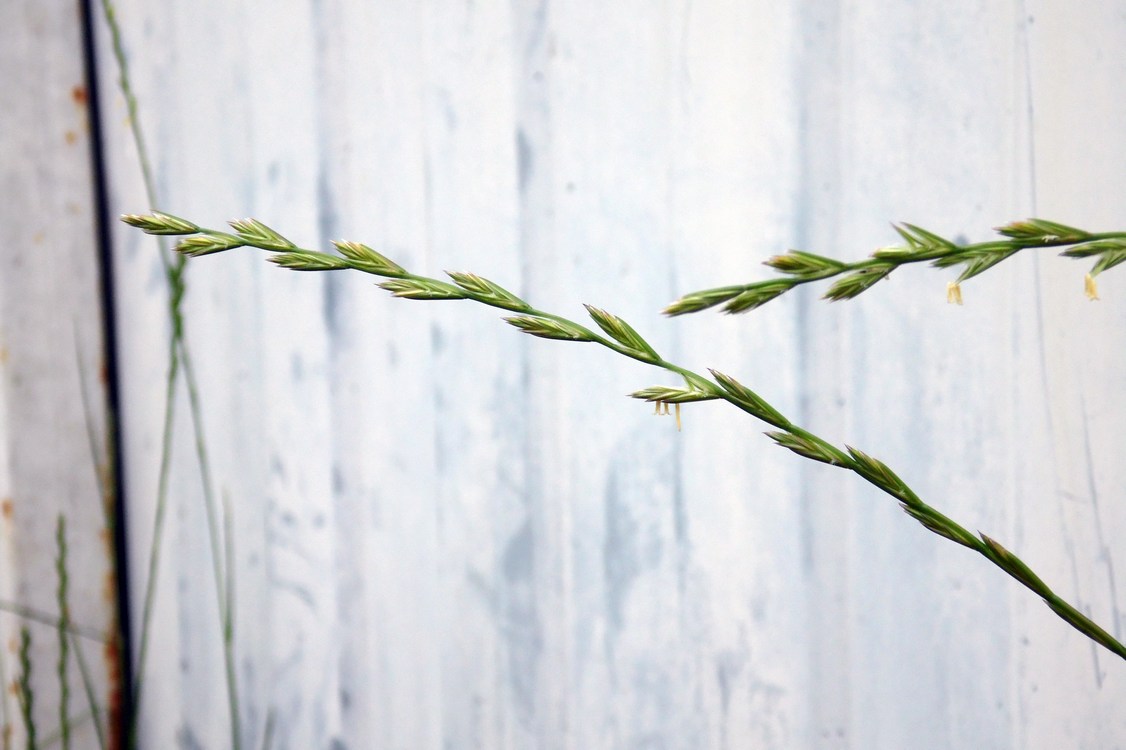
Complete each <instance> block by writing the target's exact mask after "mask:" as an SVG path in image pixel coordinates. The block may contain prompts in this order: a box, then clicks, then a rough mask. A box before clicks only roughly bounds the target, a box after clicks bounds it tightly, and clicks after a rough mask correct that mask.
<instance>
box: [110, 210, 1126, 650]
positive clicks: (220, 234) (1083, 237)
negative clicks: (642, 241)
mask: <svg viewBox="0 0 1126 750" xmlns="http://www.w3.org/2000/svg"><path fill="white" fill-rule="evenodd" d="M122 220H123V221H124V222H125V223H127V224H129V225H131V226H134V227H137V228H139V229H141V230H143V231H145V232H148V233H150V234H158V235H179V236H183V237H184V239H182V240H181V241H180V242H179V244H178V245H177V246H176V249H177V250H178V251H179V252H180V253H182V254H184V255H187V256H198V255H207V254H211V253H216V252H221V251H225V250H230V249H233V248H236V247H253V248H258V249H261V250H266V251H269V252H274V253H276V254H275V255H273V256H272V257H271V258H270V260H272V261H273V262H274V263H276V264H278V265H280V266H282V267H283V268H289V269H292V270H298V271H331V270H343V269H353V270H357V271H363V272H364V273H369V274H373V275H375V276H379V277H382V278H385V279H387V280H386V281H383V282H381V283H380V284H379V286H380V287H381V288H383V289H385V290H386V291H389V292H391V293H392V295H394V296H396V297H404V298H407V299H421V300H459V299H467V300H473V301H475V302H480V303H481V304H485V305H489V306H491V307H497V308H501V309H503V310H506V311H510V312H517V313H519V314H518V315H516V316H512V317H506V318H504V320H505V321H506V322H508V323H509V324H511V325H513V326H515V327H516V328H518V329H520V330H521V331H524V332H525V333H529V334H531V335H533V336H538V337H540V338H546V339H556V340H563V341H577V342H586V343H596V344H599V345H601V346H603V347H605V348H607V349H610V350H612V351H615V352H617V353H618V354H621V355H624V356H627V357H630V358H631V359H636V360H638V361H640V362H644V363H646V364H649V365H652V366H654V367H659V368H661V369H664V370H667V371H668V372H671V373H673V374H676V375H678V376H680V377H681V378H682V379H683V381H684V385H683V386H677V387H669V386H651V387H649V388H644V389H641V390H639V391H635V392H634V393H631V394H630V396H632V397H633V398H637V399H642V400H645V401H649V402H656V403H657V404H658V409H660V406H661V405H662V404H665V405H667V404H670V403H671V404H677V405H678V406H679V404H682V403H688V402H694V401H711V400H723V401H726V402H728V403H730V404H731V405H733V406H735V407H737V408H739V409H741V410H743V411H745V412H747V413H748V414H750V415H751V416H753V417H755V418H756V419H759V420H761V421H762V422H765V423H766V424H768V425H770V426H771V427H773V428H775V429H774V430H772V431H769V432H767V433H766V434H767V436H768V437H770V438H771V439H772V440H774V442H776V443H777V444H778V445H780V446H782V447H784V448H787V449H789V450H791V451H793V452H794V453H797V454H798V455H800V456H803V457H805V458H809V459H812V460H814V461H819V462H821V463H826V464H829V465H831V466H838V467H841V468H844V469H848V470H849V471H852V472H853V473H855V474H857V475H859V476H860V477H862V478H863V479H865V480H866V481H868V482H869V483H871V484H873V485H874V486H876V487H877V488H879V489H880V490H882V491H883V492H885V493H887V494H888V495H891V496H892V497H893V498H895V499H896V500H897V501H898V502H899V504H900V506H901V507H902V508H903V509H904V511H905V512H906V513H907V514H908V515H910V516H911V517H912V518H914V519H915V520H916V521H918V522H919V523H920V524H922V526H923V527H924V528H926V529H927V530H929V531H931V532H933V533H935V534H937V535H939V536H941V537H944V538H946V539H949V540H951V541H953V542H957V543H958V544H960V545H962V546H964V547H968V548H969V549H972V550H974V551H975V552H977V553H979V554H981V555H982V556H983V557H985V558H986V559H987V560H989V561H990V562H991V563H993V564H994V565H996V566H997V567H999V568H1001V569H1002V570H1003V571H1005V572H1006V573H1008V574H1009V575H1010V576H1012V577H1013V578H1014V579H1015V580H1017V581H1018V582H1020V583H1021V585H1023V586H1025V587H1026V588H1028V589H1030V590H1031V591H1033V592H1034V593H1036V594H1037V595H1038V596H1040V597H1041V598H1042V599H1044V601H1045V603H1046V604H1047V605H1048V606H1049V607H1050V608H1051V609H1052V611H1053V612H1055V613H1056V614H1057V615H1059V616H1060V617H1061V618H1063V620H1064V621H1066V622H1067V623H1068V624H1070V625H1071V626H1072V627H1073V628H1075V629H1076V630H1078V631H1079V632H1081V633H1083V634H1084V635H1086V636H1087V637H1088V638H1090V639H1092V640H1093V641H1095V642H1096V643H1098V644H1100V645H1102V646H1104V647H1105V648H1107V649H1108V650H1110V651H1112V652H1113V653H1115V654H1117V655H1118V656H1120V657H1122V658H1124V659H1126V645H1123V644H1122V643H1121V642H1119V641H1118V640H1117V639H1115V638H1114V637H1113V636H1112V635H1110V634H1109V633H1108V632H1107V631H1106V630H1104V629H1103V628H1102V627H1100V626H1099V625H1097V624H1096V623H1095V622H1093V621H1092V620H1091V619H1090V618H1088V617H1087V616H1086V615H1084V614H1083V613H1081V612H1080V611H1079V610H1078V609H1076V608H1075V607H1074V606H1072V605H1071V604H1068V603H1067V602H1066V601H1064V600H1063V599H1062V598H1060V597H1059V596H1058V595H1057V594H1056V593H1055V592H1054V591H1052V589H1051V588H1049V587H1048V586H1047V585H1046V584H1045V583H1044V582H1043V580H1041V579H1040V577H1039V576H1037V575H1036V574H1034V573H1033V572H1032V571H1031V570H1030V569H1029V568H1028V566H1027V565H1026V564H1025V563H1024V562H1023V561H1021V560H1020V558H1018V557H1017V556H1016V555H1014V554H1013V553H1012V552H1010V551H1009V550H1007V549H1006V548H1004V547H1003V546H1002V545H1001V544H1000V543H998V542H997V541H996V540H994V539H993V538H991V537H989V536H986V535H985V534H982V533H977V534H975V533H972V532H970V531H969V530H967V529H966V528H964V527H963V526H961V525H959V524H958V523H956V522H954V521H953V520H951V519H950V518H949V517H947V516H946V515H944V514H943V513H941V512H939V511H938V510H936V509H935V508H933V507H931V506H930V505H928V504H926V503H925V502H923V501H922V499H920V498H919V496H918V495H917V494H916V493H915V492H914V491H913V490H912V489H911V488H910V487H909V486H908V485H907V484H906V483H905V482H904V481H903V480H902V479H901V478H900V477H899V476H898V475H896V474H895V472H893V471H892V470H891V469H890V468H889V467H888V466H887V465H886V464H884V463H883V462H881V461H879V460H878V459H876V458H873V457H872V456H869V455H868V454H866V453H864V452H863V451H860V450H857V449H856V448H853V447H851V446H845V448H844V449H843V450H842V449H841V448H839V447H837V446H835V445H833V444H832V443H830V442H828V441H827V440H825V439H823V438H821V437H819V436H817V435H815V434H813V433H811V432H809V431H808V430H805V429H803V428H802V427H800V426H799V425H796V424H794V423H793V422H791V421H790V420H789V419H788V418H786V417H785V416H784V415H783V414H782V413H781V412H779V411H778V410H777V409H776V408H774V407H773V406H771V405H770V404H769V403H768V402H767V401H766V400H765V399H763V398H762V397H761V396H759V395H758V394H757V393H755V392H754V391H752V390H751V389H750V388H748V387H746V386H745V385H743V384H742V383H740V382H738V381H737V380H735V379H734V378H732V377H730V376H729V375H725V374H723V373H720V372H717V371H715V370H710V371H709V372H710V374H711V378H708V377H705V376H703V375H701V374H699V373H695V372H692V371H691V370H688V369H686V368H684V367H681V366H679V365H677V364H674V363H672V362H669V361H667V360H665V359H664V358H662V357H661V356H660V355H659V354H658V353H657V351H656V350H655V349H654V348H653V347H652V346H651V345H650V344H649V343H648V342H647V341H646V340H645V339H644V338H643V337H642V336H641V335H640V334H638V333H637V331H636V330H634V329H633V327H632V326H630V325H629V324H628V323H626V322H625V321H624V320H622V319H621V318H619V317H617V316H615V315H613V314H611V313H609V312H607V311H605V310H602V309H599V308H596V307H592V306H590V305H587V307H586V309H587V312H588V313H589V314H590V316H591V318H592V320H593V321H594V323H595V324H596V325H597V326H598V328H599V329H600V330H601V331H602V334H605V335H601V334H598V333H595V332H594V331H593V330H591V329H590V328H588V327H586V326H584V325H582V324H580V323H577V322H575V321H572V320H569V319H567V318H564V317H562V316H559V315H555V314H553V313H550V312H546V311H543V310H538V309H536V308H534V307H533V306H531V305H530V304H529V303H527V302H526V301H524V300H523V299H521V298H520V297H518V296H517V295H514V294H512V293H511V292H509V291H507V290H505V289H504V288H502V287H500V286H499V285H497V284H495V283H494V282H492V281H489V280H488V279H484V278H482V277H480V276H477V275H475V274H470V273H464V272H447V276H449V278H450V280H451V281H452V282H453V283H450V282H449V281H444V280H440V279H433V278H429V277H426V276H419V275H416V274H412V273H410V272H409V271H407V270H406V269H404V268H403V267H402V266H400V265H398V264H397V263H395V262H394V261H392V260H390V259H389V258H386V257H385V256H383V255H382V254H380V253H378V252H377V251H375V250H373V249H372V248H370V247H368V246H366V245H361V244H359V243H355V242H344V241H341V242H336V243H334V244H335V246H336V248H337V250H338V254H331V253H323V252H319V251H315V250H307V249H303V248H300V247H298V246H297V245H296V244H294V243H293V242H291V241H289V240H288V239H286V238H284V237H282V236H281V235H280V234H278V233H277V232H275V231H274V230H273V229H270V228H269V227H267V226H265V225H264V224H262V223H261V222H259V221H257V220H254V219H243V220H239V221H232V222H230V225H231V228H232V229H234V231H235V233H234V234H231V233H228V232H225V231H218V230H213V229H206V228H203V227H199V226H197V225H196V224H194V223H192V222H190V221H187V220H185V219H181V218H179V217H176V216H172V215H170V214H166V213H161V212H156V211H154V212H152V213H149V214H145V215H134V214H131V215H127V216H123V217H122ZM1002 232H1003V233H1004V234H1005V235H1006V236H1007V237H1010V241H1008V242H1005V243H992V244H991V243H984V244H983V245H967V246H958V245H955V244H953V243H950V242H948V241H946V240H943V239H942V238H940V237H938V236H937V235H933V234H931V233H930V232H926V231H925V230H921V229H919V228H917V227H913V226H910V225H906V226H905V227H901V228H900V233H901V235H902V236H903V237H904V238H905V239H906V240H907V242H908V247H907V248H896V249H894V250H895V251H894V252H893V251H892V250H893V249H889V250H886V251H881V252H879V253H877V255H876V256H875V257H873V258H872V259H871V260H869V261H861V262H860V263H858V264H843V263H840V262H838V261H833V260H830V259H827V258H821V257H819V256H814V255H810V254H808V253H800V252H796V251H795V252H793V253H791V254H790V255H787V256H780V257H778V258H774V259H772V260H771V261H768V264H769V265H772V266H773V267H774V268H777V269H779V270H782V271H783V272H785V273H789V274H790V275H791V279H789V280H786V279H783V280H773V281H770V282H762V283H761V284H759V285H757V286H756V285H748V286H746V287H741V288H740V287H724V288H723V289H721V290H709V291H707V292H699V293H696V296H695V297H694V296H693V295H688V296H686V297H685V298H682V301H683V300H691V299H696V298H698V299H702V300H704V301H706V302H707V304H703V305H702V306H701V305H697V306H695V307H693V303H691V302H687V303H685V304H684V305H683V306H682V307H681V308H675V309H670V310H666V312H669V313H670V314H680V313H685V312H692V311H694V310H698V309H704V307H711V306H713V305H716V304H721V303H722V302H724V301H725V300H729V303H728V311H729V312H741V311H744V310H749V309H753V308H754V307H757V306H758V305H760V304H763V302H765V301H767V300H769V299H773V298H774V297H776V296H778V295H779V294H782V293H783V292H785V291H787V290H788V289H790V288H792V287H793V286H796V285H797V284H801V283H806V282H808V281H813V280H815V279H820V278H828V277H830V276H836V275H840V274H848V275H846V276H844V277H843V278H842V279H840V280H838V281H837V282H836V284H834V286H833V287H832V288H831V289H830V293H829V295H828V296H830V298H832V299H847V298H849V297H853V296H856V295H857V294H859V293H861V292H863V291H864V290H865V289H868V288H870V287H871V286H872V284H874V283H875V281H878V280H879V279H880V278H884V277H886V276H887V274H888V273H890V272H891V271H892V270H893V269H894V268H896V267H897V266H898V265H902V264H904V263H909V262H918V261H921V260H933V261H935V262H936V263H937V264H939V265H942V266H944V267H945V266H952V265H958V264H964V265H965V266H966V268H965V270H964V271H963V273H962V276H961V277H959V278H960V280H964V279H966V278H970V277H972V276H974V275H977V274H978V273H981V272H982V271H984V270H986V269H987V268H989V267H991V266H992V265H995V264H996V263H997V262H999V261H1000V260H1003V259H1004V258H1005V257H1008V256H1009V255H1011V254H1012V253H1014V252H1016V251H1017V250H1020V249H1023V248H1024V247H1033V246H1041V247H1042V246H1051V245H1075V246H1074V247H1072V248H1071V249H1070V250H1068V251H1067V253H1068V254H1072V255H1076V256H1077V257H1089V256H1091V255H1099V256H1100V260H1099V261H1098V263H1097V264H1096V267H1095V269H1094V270H1093V271H1092V275H1093V274H1096V273H1099V272H1101V271H1103V270H1106V269H1107V268H1110V267H1112V266H1113V265H1116V264H1117V263H1120V262H1122V260H1126V234H1114V235H1092V234H1090V233H1086V232H1082V231H1081V230H1076V229H1072V228H1070V227H1064V226H1063V225H1060V224H1055V223H1052V222H1043V221H1039V220H1029V221H1026V222H1018V223H1015V224H1010V225H1008V226H1006V227H1003V228H1002ZM1013 243H1016V244H1013ZM998 244H1000V245H1003V246H1004V247H1003V248H1002V247H1000V246H998V247H994V246H993V245H998ZM767 285H770V286H767ZM737 289H742V291H734V290H737ZM764 289H766V290H767V291H765V292H764V291H762V290H764ZM834 290H835V291H834ZM756 294H757V295H759V296H757V297H756V296H755V295H756ZM723 295H727V296H726V297H724V296H723ZM732 306H734V308H735V309H731V308H732ZM674 307H675V303H674Z"/></svg>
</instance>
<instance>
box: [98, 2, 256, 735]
mask: <svg viewBox="0 0 1126 750" xmlns="http://www.w3.org/2000/svg"><path fill="white" fill-rule="evenodd" d="M102 11H103V15H104V17H105V20H106V24H107V26H108V27H109V31H110V37H111V39H112V42H113V54H114V59H115V61H116V63H117V67H118V86H119V88H120V90H121V93H122V95H123V96H124V98H125V103H126V107H127V109H128V113H129V129H130V132H131V133H132V136H133V143H134V147H135V149H136V152H137V157H138V160H139V162H140V165H141V176H142V178H143V181H144V184H145V193H146V196H147V198H148V201H149V205H150V206H154V207H155V206H156V205H157V203H158V201H157V195H156V181H155V180H154V178H153V170H152V162H151V160H150V158H149V153H148V147H147V145H146V143H145V137H144V131H143V129H142V128H141V121H140V116H139V112H138V106H137V97H136V95H135V94H134V92H133V86H132V82H131V78H130V75H129V61H128V57H127V56H126V54H125V46H124V43H123V40H122V34H121V27H120V25H119V24H118V22H117V15H116V9H115V7H114V5H113V2H112V0H102ZM260 227H264V225H258V224H254V223H249V224H246V225H244V226H239V227H236V229H239V230H240V231H242V232H245V233H247V235H248V236H251V237H253V238H254V239H255V240H256V241H259V242H262V243H271V242H274V240H275V238H273V237H272V236H270V235H269V234H268V233H263V232H261V231H260ZM181 228H183V227H181ZM158 239H160V238H158ZM160 246H161V251H160V259H161V263H162V264H163V268H164V273H165V278H166V280H167V283H168V289H169V299H168V317H169V322H170V324H171V337H170V341H169V349H168V380H167V388H166V391H165V409H164V428H163V430H162V440H161V457H160V472H159V475H158V479H157V498H156V513H155V514H154V521H153V537H152V547H151V549H150V554H149V565H148V574H149V578H148V581H147V582H146V585H145V599H144V601H143V603H142V618H141V627H140V640H141V645H140V647H139V649H138V656H137V663H136V664H135V666H134V690H133V704H132V705H133V715H132V716H130V717H128V719H127V723H128V729H127V732H128V744H129V746H130V747H135V746H136V744H137V734H136V732H137V720H138V718H139V714H140V707H141V696H142V692H141V689H142V687H143V684H144V669H145V660H146V658H147V655H148V646H149V642H150V640H151V633H150V631H151V628H152V612H153V606H154V605H153V601H154V598H155V596H156V586H155V583H154V582H155V577H156V573H157V571H158V570H159V561H160V551H161V546H162V545H161V540H162V538H163V534H164V520H165V515H166V513H165V509H166V506H167V504H168V472H169V470H170V467H171V458H170V457H171V449H172V423H173V422H174V419H175V395H176V383H177V379H178V375H179V372H180V370H181V365H182V370H183V373H184V380H185V383H186V386H187V390H188V405H189V406H188V408H189V412H190V414H191V419H192V427H193V429H194V431H195V435H196V441H195V447H196V458H197V462H198V464H199V470H200V481H201V483H202V485H203V496H204V506H205V509H206V512H207V517H208V533H209V536H210V542H211V550H212V556H213V573H214V577H215V586H216V595H217V596H218V598H219V601H220V603H222V602H223V601H224V600H226V598H227V597H226V595H225V594H224V592H223V579H224V575H223V573H222V571H221V565H220V564H219V563H218V562H217V560H216V559H215V558H216V557H217V556H218V554H219V552H218V550H219V548H220V546H221V544H220V541H219V539H218V538H217V533H216V529H217V526H218V523H217V521H216V518H217V515H218V514H217V511H216V507H215V506H216V501H215V496H214V492H213V491H212V486H213V485H212V481H211V475H210V461H209V459H208V455H207V447H206V441H205V440H204V437H203V417H202V409H201V406H200V397H199V387H198V385H197V382H196V378H195V371H194V368H193V365H192V356H191V351H190V350H189V348H188V345H187V341H186V340H185V338H184V316H183V310H182V302H183V298H184V294H185V292H186V282H185V279H184V268H185V262H184V261H185V258H184V256H183V255H182V254H177V255H176V256H175V258H174V259H170V258H169V252H168V248H167V245H166V244H165V243H164V242H163V240H162V239H161V241H160ZM274 247H275V249H276V248H277V247H278V245H277V244H276V243H275V244H274ZM219 625H220V628H221V629H222V630H224V631H225V630H226V628H227V623H226V622H225V620H224V616H223V613H222V605H221V606H220V623H219ZM229 655H230V649H227V648H224V657H225V658H230V656H229ZM226 674H227V693H228V703H229V704H230V706H231V716H230V722H231V727H232V749H233V750H239V748H240V747H241V744H240V742H241V741H240V732H239V728H238V725H239V713H240V710H239V700H238V691H237V684H236V682H235V681H234V674H235V670H234V665H233V664H227V665H226Z"/></svg>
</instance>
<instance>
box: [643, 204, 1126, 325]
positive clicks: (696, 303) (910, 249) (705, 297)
mask: <svg viewBox="0 0 1126 750" xmlns="http://www.w3.org/2000/svg"><path fill="white" fill-rule="evenodd" d="M893 228H894V229H895V231H896V232H897V233H898V234H899V236H900V238H901V239H902V240H903V244H902V245H895V246H891V247H885V248H881V249H879V250H877V251H876V252H874V253H872V255H871V257H868V258H865V259H863V260H858V261H854V262H852V263H845V262H842V261H839V260H834V259H833V258H826V257H823V256H820V255H814V254H812V253H806V252H803V251H801V250H791V251H789V252H788V253H786V254H785V255H776V256H774V257H773V258H770V259H769V260H767V261H765V262H764V265H766V266H769V267H771V268H773V269H774V270H775V271H778V272H779V273H782V274H784V276H783V277H781V278H773V279H767V280H765V281H755V282H752V283H749V284H736V285H732V286H723V287H717V288H715V289H702V290H700V291H697V292H690V293H688V294H685V295H684V296H682V297H681V298H680V299H678V300H676V301H675V302H673V303H672V304H670V305H669V306H668V307H666V308H665V310H664V312H665V314H666V315H686V314H688V313H694V312H699V311H701V310H706V309H708V308H711V307H716V306H719V305H722V306H723V307H722V308H721V309H722V310H723V312H726V313H742V312H748V311H750V310H754V309H755V308H756V307H760V306H761V305H765V304H766V303H767V302H769V301H770V300H772V299H776V298H778V297H780V296H782V295H783V294H785V293H786V292H788V291H790V290H791V289H794V288H795V287H798V286H801V285H802V284H809V283H810V282H814V281H821V280H824V279H831V278H836V279H837V280H836V281H835V282H834V283H833V284H832V286H830V287H829V291H828V292H826V293H825V299H828V300H832V301H834V302H836V301H838V300H844V299H852V298H853V297H856V296H858V295H860V294H862V293H863V292H866V291H867V290H869V289H871V288H872V287H873V286H875V284H876V282H878V281H880V280H881V279H886V278H887V277H888V276H889V275H891V272H892V271H894V270H895V269H897V268H899V267H900V266H903V265H908V264H911V263H921V262H924V261H929V262H930V263H931V265H932V266H934V267H936V268H950V267H953V266H962V272H961V274H959V275H958V278H957V280H955V281H953V282H951V283H950V284H949V285H948V287H947V300H949V301H950V302H957V303H958V304H961V302H962V290H961V287H960V284H961V283H962V282H963V281H966V280H968V279H971V278H973V277H974V276H977V275H978V274H980V273H983V272H985V271H986V270H988V269H990V268H992V267H993V266H995V265H997V264H998V263H1000V262H1001V261H1003V260H1005V259H1007V258H1010V257H1012V256H1013V255H1015V254H1016V253H1018V252H1020V251H1021V250H1027V249H1030V248H1038V247H1069V249H1067V250H1065V251H1064V252H1063V253H1061V255H1064V256H1067V257H1070V258H1089V257H1097V258H1098V260H1097V262H1096V263H1095V265H1094V267H1093V268H1092V269H1091V271H1090V273H1088V274H1087V276H1086V277H1085V278H1084V290H1085V291H1086V293H1087V296H1088V297H1089V298H1090V299H1098V289H1097V287H1096V286H1095V277H1096V276H1098V275H1099V274H1100V273H1102V272H1103V271H1106V270H1108V269H1110V268H1113V267H1114V266H1116V265H1118V264H1119V263H1123V262H1126V232H1103V233H1093V232H1086V231H1084V230H1082V229H1076V228H1075V227H1069V226H1066V225H1064V224H1059V223H1057V222H1053V221H1045V220H1043V219H1027V220H1025V221H1017V222H1013V223H1011V224H1006V225H1005V226H1003V227H998V228H997V232H998V233H1000V234H1001V235H1002V237H1003V239H1000V240H991V241H989V242H979V243H975V244H966V245H959V244H957V243H955V242H953V241H951V240H948V239H945V238H944V237H940V236H939V235H937V234H935V233H934V232H930V231H927V230H926V229H923V228H922V227H917V226H915V225H914V224H899V225H893Z"/></svg>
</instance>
